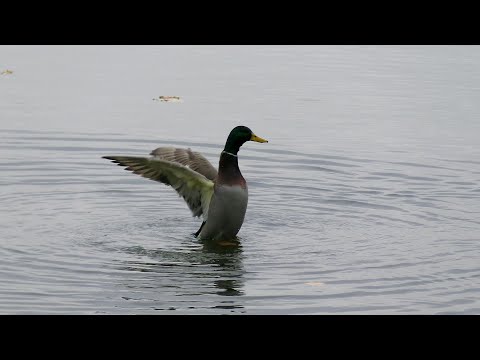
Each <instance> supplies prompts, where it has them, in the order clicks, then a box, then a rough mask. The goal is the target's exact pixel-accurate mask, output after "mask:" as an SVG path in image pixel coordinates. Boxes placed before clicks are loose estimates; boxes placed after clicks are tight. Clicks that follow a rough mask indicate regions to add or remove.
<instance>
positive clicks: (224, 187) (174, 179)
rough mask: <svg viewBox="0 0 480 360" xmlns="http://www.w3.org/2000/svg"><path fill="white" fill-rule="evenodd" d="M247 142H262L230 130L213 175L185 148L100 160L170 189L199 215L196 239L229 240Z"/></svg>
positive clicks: (239, 213)
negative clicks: (241, 152) (241, 153)
mask: <svg viewBox="0 0 480 360" xmlns="http://www.w3.org/2000/svg"><path fill="white" fill-rule="evenodd" d="M247 141H256V142H259V143H264V142H268V141H267V140H265V139H262V138H261V137H258V136H256V135H255V134H254V133H253V132H252V130H250V129H249V128H248V127H246V126H237V127H235V128H234V129H233V130H232V131H231V132H230V134H229V135H228V138H227V142H226V143H225V148H224V149H223V151H222V152H221V154H220V161H219V166H218V172H217V170H216V169H215V167H213V166H212V164H211V163H210V162H209V161H208V160H207V159H206V158H205V157H204V156H203V155H202V154H200V153H198V152H193V151H191V150H190V149H179V148H173V147H160V148H157V149H155V150H153V151H152V152H151V153H150V155H151V157H150V158H146V157H135V156H103V158H104V159H108V160H112V162H113V163H116V164H118V165H119V166H124V167H126V168H125V170H129V171H132V172H133V173H135V174H138V175H141V176H143V177H145V178H147V179H151V180H155V181H159V182H161V183H163V184H166V185H170V186H171V187H173V188H174V189H175V190H176V191H177V193H178V194H179V196H182V197H183V199H184V200H185V202H186V203H187V205H188V207H189V208H190V210H191V212H192V214H193V216H194V217H200V216H202V217H203V222H202V225H201V226H200V229H198V231H197V232H196V233H195V234H194V235H195V236H196V237H198V238H199V239H201V240H213V241H219V242H221V241H231V240H234V239H235V238H236V235H237V233H238V232H239V231H240V228H241V227H242V224H243V221H244V218H245V213H246V210H247V203H248V187H247V182H246V181H245V179H244V177H243V176H242V173H241V172H240V169H239V168H238V151H239V150H240V147H241V146H242V145H243V144H244V143H245V142H247Z"/></svg>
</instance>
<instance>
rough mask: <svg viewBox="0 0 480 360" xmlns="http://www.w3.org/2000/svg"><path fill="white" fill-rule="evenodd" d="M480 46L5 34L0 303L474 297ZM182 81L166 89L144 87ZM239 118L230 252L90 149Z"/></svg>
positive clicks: (202, 136)
mask: <svg viewBox="0 0 480 360" xmlns="http://www.w3.org/2000/svg"><path fill="white" fill-rule="evenodd" d="M479 64H480V48H479V47H477V46H412V47H406V46H379V47H378V46H18V47H17V46H1V47H0V72H1V71H3V70H5V69H10V70H12V71H13V73H12V74H5V75H0V138H1V142H0V154H1V156H0V174H1V175H0V185H1V186H0V201H1V205H2V206H1V207H0V225H1V227H0V228H1V231H0V313H4V314H26V313H34V314H50V313H73V314H148V313H151V314H343V313H348V314H385V313H388V314H392V313H393V314H454V313H460V314H478V313H480V300H479V296H480V257H479V255H480V244H479V241H480V216H479V214H480V186H479V180H480V160H479V159H480V145H479V143H480V142H479V140H478V139H479V135H480V125H479V124H480V122H479V121H478V119H479V118H480V103H479V101H478V99H479V98H480V65H479ZM160 95H179V96H181V97H182V100H183V102H181V103H162V102H158V101H153V100H152V99H153V98H158V96H160ZM240 124H242V125H247V126H249V127H251V128H252V130H253V131H254V132H255V133H257V135H259V136H261V137H264V138H266V139H268V140H269V143H268V144H258V143H247V144H245V145H244V146H243V147H242V149H241V151H240V153H239V155H240V160H239V162H240V168H241V170H242V172H243V175H244V177H245V178H246V179H247V181H248V184H249V193H250V199H249V207H248V211H247V215H246V219H245V223H244V226H243V227H242V229H241V231H240V233H239V237H240V240H241V246H240V247H238V248H226V249H225V248H218V247H212V246H206V245H204V244H203V243H201V242H199V241H198V240H197V239H195V238H194V237H193V236H192V233H194V232H195V231H196V230H197V229H198V227H199V226H200V223H201V221H200V220H199V219H194V218H192V217H191V215H190V212H189V210H188V207H187V206H186V204H185V203H184V202H183V200H182V199H181V198H179V197H178V196H177V194H176V193H175V192H174V191H173V190H172V189H171V188H168V187H166V186H164V185H162V184H159V183H155V182H152V181H148V180H146V179H143V178H141V177H139V176H136V175H134V174H131V173H128V172H126V171H123V170H122V169H121V168H120V167H117V166H114V165H113V164H111V163H109V162H108V161H106V160H104V159H101V156H103V155H136V156H143V155H145V156H146V155H148V153H149V152H150V151H151V150H153V149H155V148H156V147H158V146H178V147H190V148H192V149H193V150H195V151H200V152H202V153H203V154H204V155H205V156H206V157H207V158H208V159H209V160H210V161H211V162H212V164H214V165H215V166H217V163H218V156H219V153H220V151H221V150H222V149H223V145H224V142H225V140H226V136H227V134H228V132H229V131H230V130H231V129H232V128H233V127H234V126H236V125H240Z"/></svg>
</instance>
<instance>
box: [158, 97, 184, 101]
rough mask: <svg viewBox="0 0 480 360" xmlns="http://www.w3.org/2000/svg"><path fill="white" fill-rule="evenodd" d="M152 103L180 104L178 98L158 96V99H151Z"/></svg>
mask: <svg viewBox="0 0 480 360" xmlns="http://www.w3.org/2000/svg"><path fill="white" fill-rule="evenodd" d="M152 100H153V101H163V102H182V101H183V100H182V99H180V96H159V97H158V99H157V98H155V99H152Z"/></svg>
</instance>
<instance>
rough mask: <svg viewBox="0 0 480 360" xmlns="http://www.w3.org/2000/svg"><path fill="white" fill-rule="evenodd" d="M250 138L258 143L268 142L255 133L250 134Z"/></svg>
mask: <svg viewBox="0 0 480 360" xmlns="http://www.w3.org/2000/svg"><path fill="white" fill-rule="evenodd" d="M250 140H251V141H256V142H259V143H264V142H268V140H265V139H262V138H261V137H260V136H257V135H255V134H252V137H251V138H250Z"/></svg>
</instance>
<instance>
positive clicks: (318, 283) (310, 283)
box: [305, 281, 325, 286]
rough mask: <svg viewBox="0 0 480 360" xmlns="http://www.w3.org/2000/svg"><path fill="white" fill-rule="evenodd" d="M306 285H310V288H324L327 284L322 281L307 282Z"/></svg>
mask: <svg viewBox="0 0 480 360" xmlns="http://www.w3.org/2000/svg"><path fill="white" fill-rule="evenodd" d="M305 285H310V286H324V285H325V283H323V282H320V281H312V282H307V283H305Z"/></svg>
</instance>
